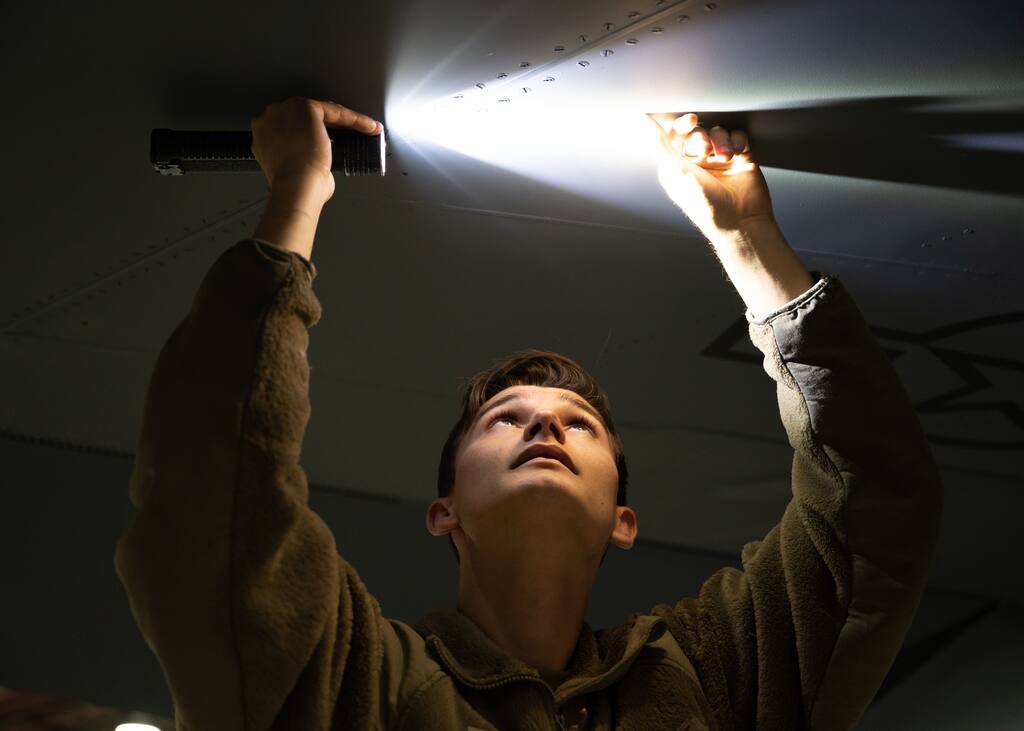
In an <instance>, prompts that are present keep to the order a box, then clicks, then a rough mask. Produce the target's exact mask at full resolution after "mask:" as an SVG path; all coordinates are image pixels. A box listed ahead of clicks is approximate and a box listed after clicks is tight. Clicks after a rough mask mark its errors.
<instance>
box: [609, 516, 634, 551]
mask: <svg viewBox="0 0 1024 731" xmlns="http://www.w3.org/2000/svg"><path fill="white" fill-rule="evenodd" d="M615 513H616V515H617V521H616V523H615V529H614V530H613V531H612V536H611V541H612V543H614V544H615V545H616V546H618V547H619V548H622V549H624V550H629V549H630V548H632V547H633V542H634V541H635V540H636V534H637V524H636V513H634V512H633V510H632V509H631V508H627V507H625V506H624V505H623V506H616V508H615Z"/></svg>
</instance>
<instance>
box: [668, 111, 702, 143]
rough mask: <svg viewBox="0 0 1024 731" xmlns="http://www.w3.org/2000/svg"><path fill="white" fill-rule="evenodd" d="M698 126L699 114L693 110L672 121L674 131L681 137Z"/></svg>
mask: <svg viewBox="0 0 1024 731" xmlns="http://www.w3.org/2000/svg"><path fill="white" fill-rule="evenodd" d="M696 126H697V115H696V114H694V113H693V112H690V113H689V114H684V115H683V116H681V117H679V118H678V119H676V120H675V121H674V122H672V132H673V133H674V134H676V135H678V136H679V137H680V138H685V137H686V135H688V134H690V132H691V131H692V130H693V128H694V127H696Z"/></svg>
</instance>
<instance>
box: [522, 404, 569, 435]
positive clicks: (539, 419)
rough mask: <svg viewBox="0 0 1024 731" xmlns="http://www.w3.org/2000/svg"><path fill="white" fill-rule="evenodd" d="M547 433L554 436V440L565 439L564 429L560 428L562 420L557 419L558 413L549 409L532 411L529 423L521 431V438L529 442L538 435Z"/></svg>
mask: <svg viewBox="0 0 1024 731" xmlns="http://www.w3.org/2000/svg"><path fill="white" fill-rule="evenodd" d="M549 434H550V435H551V436H552V437H554V438H555V441H558V442H562V441H564V440H565V430H564V429H563V428H562V422H560V421H559V420H558V414H556V413H555V412H554V411H551V410H550V409H548V410H544V411H537V412H535V413H534V415H533V418H532V419H530V423H529V425H528V426H527V427H526V430H525V431H524V432H523V438H524V439H525V440H526V441H528V442H529V441H532V440H533V439H535V438H536V437H537V436H538V435H540V436H547V435H549Z"/></svg>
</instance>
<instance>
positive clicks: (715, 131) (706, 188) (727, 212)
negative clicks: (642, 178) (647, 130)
mask: <svg viewBox="0 0 1024 731" xmlns="http://www.w3.org/2000/svg"><path fill="white" fill-rule="evenodd" d="M648 116H649V117H650V119H651V123H652V124H653V125H654V126H655V127H657V133H658V139H657V140H656V141H655V145H656V149H655V154H656V157H657V160H658V180H659V182H660V183H661V185H662V187H663V188H664V189H665V192H666V193H668V196H669V198H671V199H672V200H673V201H674V202H675V204H676V205H677V206H679V207H680V208H681V209H682V210H683V213H685V214H686V215H687V216H688V217H689V218H690V220H691V221H693V223H694V225H695V226H697V228H699V229H700V230H701V232H702V233H703V234H704V235H705V236H707V237H708V240H710V241H711V242H713V243H714V242H715V241H717V240H719V239H721V238H722V237H723V236H727V235H729V234H732V233H735V232H736V231H738V230H741V229H742V228H743V227H744V226H745V225H746V224H748V223H752V222H755V223H764V222H766V221H767V222H771V223H774V222H775V214H774V212H773V210H772V201H771V197H770V195H769V193H768V184H767V183H766V182H765V179H764V175H763V174H762V173H761V169H760V168H759V167H758V165H757V163H756V162H754V159H753V157H752V155H751V152H750V144H749V142H748V140H747V134H746V132H743V131H742V130H734V131H733V132H731V133H730V132H729V131H727V130H725V129H723V128H722V127H713V128H712V129H711V131H710V133H709V132H708V131H707V130H705V129H704V128H703V127H700V126H698V124H697V115H696V114H693V113H692V112H691V113H690V114H684V115H683V116H681V117H678V118H674V116H673V115H648Z"/></svg>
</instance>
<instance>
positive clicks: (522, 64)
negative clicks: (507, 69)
mask: <svg viewBox="0 0 1024 731" xmlns="http://www.w3.org/2000/svg"><path fill="white" fill-rule="evenodd" d="M519 68H521V69H528V68H530V62H529V61H523V62H522V63H521V64H519Z"/></svg>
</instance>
